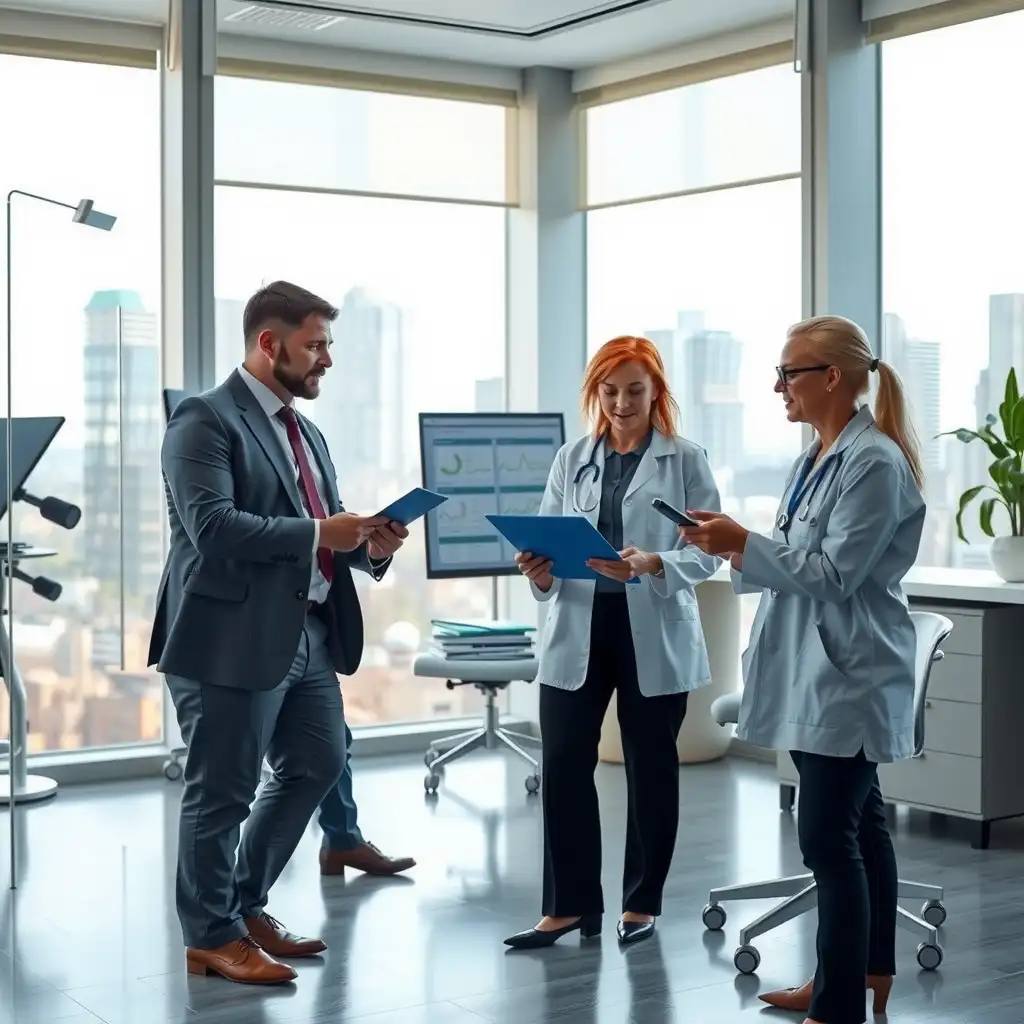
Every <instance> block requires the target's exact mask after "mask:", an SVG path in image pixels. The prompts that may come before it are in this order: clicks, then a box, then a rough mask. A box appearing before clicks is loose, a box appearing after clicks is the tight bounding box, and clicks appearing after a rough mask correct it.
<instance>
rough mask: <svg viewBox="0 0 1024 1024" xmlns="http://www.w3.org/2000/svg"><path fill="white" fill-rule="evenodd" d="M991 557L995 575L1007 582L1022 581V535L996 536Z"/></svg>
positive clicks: (1023, 551)
mask: <svg viewBox="0 0 1024 1024" xmlns="http://www.w3.org/2000/svg"><path fill="white" fill-rule="evenodd" d="M991 558H992V568H993V569H995V571H996V575H997V576H999V577H1000V578H1001V579H1004V580H1006V582H1007V583H1024V537H996V539H995V540H994V541H992V548H991Z"/></svg>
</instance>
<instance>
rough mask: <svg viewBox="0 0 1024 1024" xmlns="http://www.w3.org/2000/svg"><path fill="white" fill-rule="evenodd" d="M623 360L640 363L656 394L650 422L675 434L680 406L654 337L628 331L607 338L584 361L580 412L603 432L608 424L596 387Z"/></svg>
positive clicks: (672, 435) (659, 428)
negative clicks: (585, 363) (651, 339)
mask: <svg viewBox="0 0 1024 1024" xmlns="http://www.w3.org/2000/svg"><path fill="white" fill-rule="evenodd" d="M624 363H639V364H640V365H641V366H642V367H643V368H644V370H645V371H646V373H647V374H648V375H649V376H650V378H651V381H652V382H653V383H654V390H655V393H656V395H657V397H656V398H655V399H654V404H653V405H652V406H651V424H652V425H653V427H654V429H655V430H657V431H658V432H659V433H661V434H665V435H667V436H668V437H675V436H676V434H677V433H678V429H677V422H678V419H679V406H678V405H677V404H676V400H675V399H674V398H673V397H672V389H671V388H670V387H669V386H668V380H667V379H666V378H665V363H664V362H663V360H662V358H661V353H660V352H659V351H658V347H657V346H656V345H655V344H654V342H653V341H649V340H648V339H647V338H638V337H634V336H633V335H631V334H623V335H621V336H620V337H618V338H612V340H611V341H606V342H605V343H604V344H603V345H602V346H601V347H600V348H599V349H598V350H597V351H596V352H595V353H594V355H593V358H592V359H591V360H590V362H589V363H588V364H587V372H586V373H585V374H584V375H583V387H582V388H581V389H580V393H581V394H582V396H583V415H584V416H585V417H586V418H587V419H589V420H590V421H591V423H593V425H594V433H595V434H598V435H600V434H604V433H606V432H607V431H608V429H609V427H610V426H611V424H610V423H609V422H608V417H607V416H605V414H604V412H603V410H602V409H601V399H600V396H599V395H598V388H599V387H600V386H601V382H602V381H604V380H605V379H606V378H607V377H608V375H609V374H612V373H614V372H615V371H616V370H617V369H618V368H619V367H620V366H622V365H623V364H624Z"/></svg>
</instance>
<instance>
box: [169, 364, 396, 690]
mask: <svg viewBox="0 0 1024 1024" xmlns="http://www.w3.org/2000/svg"><path fill="white" fill-rule="evenodd" d="M299 424H300V427H301V429H302V432H303V434H304V436H305V438H306V440H307V442H308V443H309V446H310V448H311V449H312V451H313V453H314V455H315V456H316V459H317V462H318V463H319V465H320V471H321V473H322V475H323V480H324V488H325V490H326V492H327V494H326V497H327V512H328V514H330V515H333V514H334V513H336V512H341V511H343V508H344V507H343V505H342V503H341V498H340V496H339V495H338V489H337V483H336V481H337V474H336V472H335V469H334V465H333V463H332V462H331V457H330V455H329V454H328V452H327V444H326V442H325V441H324V438H323V435H322V434H321V433H320V431H319V430H317V428H316V427H315V426H314V424H313V423H311V422H310V421H309V420H308V419H306V418H305V417H303V416H301V415H300V416H299ZM161 460H162V464H163V477H164V488H165V490H166V492H167V509H168V514H169V516H170V524H171V537H170V549H169V551H168V556H167V563H166V565H165V566H164V572H163V576H162V578H161V580H160V591H159V594H158V596H157V610H156V619H155V622H154V624H153V635H152V639H151V641H150V647H149V664H150V665H154V664H155V665H156V666H157V669H158V670H159V671H160V672H164V673H170V674H172V675H179V676H185V677H186V678H188V679H194V680H196V681H197V682H200V683H207V684H216V685H220V686H233V687H238V688H240V689H244V690H269V689H272V688H273V687H275V686H277V684H278V683H280V682H281V680H282V679H284V677H285V675H286V674H287V672H288V669H289V668H290V666H291V664H292V661H293V659H294V658H295V653H296V651H297V649H298V645H299V638H300V636H301V634H302V628H303V624H304V622H305V618H306V610H307V605H308V601H309V597H308V590H309V581H310V574H311V570H312V560H313V535H314V527H313V521H312V520H311V519H308V518H307V517H306V516H305V515H304V512H303V505H302V499H301V497H300V495H299V489H298V485H297V484H296V482H295V476H296V474H295V469H294V466H293V465H292V464H291V463H290V460H289V459H288V455H287V453H286V451H285V450H284V447H283V446H282V445H281V442H280V440H279V439H278V437H277V436H276V435H275V433H274V430H273V426H272V425H271V423H270V421H269V420H268V418H267V414H266V412H264V410H263V409H262V408H261V407H260V405H259V403H258V402H257V401H256V398H255V396H254V395H253V393H252V392H251V391H250V390H249V388H248V386H247V385H246V383H245V381H244V380H242V378H241V376H240V375H239V374H238V372H237V371H236V372H234V373H232V374H231V376H230V377H228V379H227V380H226V381H225V382H224V383H223V384H220V385H218V386H217V387H215V388H213V389H212V390H210V391H207V392H205V393H204V394H202V395H197V396H195V397H191V398H186V399H184V400H183V401H182V402H181V403H180V404H179V405H178V407H177V408H176V409H175V410H174V413H173V414H172V415H171V418H170V420H169V422H168V424H167V432H166V433H165V435H164V441H163V448H162V451H161ZM388 564H390V563H389V562H384V563H381V564H378V565H372V564H371V562H370V559H369V557H368V555H367V552H366V548H365V547H363V548H359V549H358V550H356V551H353V552H351V553H349V554H340V553H339V554H335V557H334V580H333V582H332V585H331V591H330V595H329V597H328V599H327V601H326V602H325V603H324V604H323V605H322V606H318V608H317V609H316V611H315V614H317V615H319V616H320V617H321V618H322V619H323V621H324V623H325V624H326V626H327V629H328V644H329V650H330V653H331V658H332V660H333V662H334V667H335V668H336V669H337V671H338V672H341V673H343V674H346V675H351V674H352V673H353V672H355V670H356V669H357V668H358V667H359V661H360V659H361V657H362V651H363V620H362V615H361V613H360V610H359V599H358V596H357V594H356V589H355V585H354V583H353V581H352V573H351V569H352V568H357V569H362V570H364V571H365V572H369V573H371V574H372V575H373V576H374V577H375V578H376V579H380V577H381V576H382V575H383V574H384V572H385V571H386V570H387V566H388Z"/></svg>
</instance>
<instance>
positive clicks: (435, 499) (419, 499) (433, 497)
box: [377, 487, 448, 526]
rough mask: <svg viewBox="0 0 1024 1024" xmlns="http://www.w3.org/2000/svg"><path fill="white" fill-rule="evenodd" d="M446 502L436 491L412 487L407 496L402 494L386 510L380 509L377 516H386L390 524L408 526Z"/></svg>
mask: <svg viewBox="0 0 1024 1024" xmlns="http://www.w3.org/2000/svg"><path fill="white" fill-rule="evenodd" d="M447 500H448V499H447V498H446V497H445V496H444V495H443V494H438V493H437V492H436V491H428V490H427V489H426V488H424V487H414V488H413V489H412V490H411V491H409V493H408V494H403V495H402V497H400V498H399V499H398V500H397V501H393V502H391V504H390V505H388V507H387V508H385V509H381V511H380V512H378V513H377V515H379V516H387V517H388V519H389V520H391V521H392V522H395V523H401V524H402V525H403V526H408V525H409V524H410V523H414V522H416V520H417V519H421V518H422V517H423V516H425V515H426V514H427V513H428V512H429V511H430V510H431V509H433V508H437V506H438V505H440V504H442V503H443V502H445V501H447Z"/></svg>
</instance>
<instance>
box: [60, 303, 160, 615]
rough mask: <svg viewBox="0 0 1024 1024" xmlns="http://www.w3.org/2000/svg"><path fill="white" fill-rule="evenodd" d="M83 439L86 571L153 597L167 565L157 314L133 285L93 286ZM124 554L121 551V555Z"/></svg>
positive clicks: (143, 598)
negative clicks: (101, 288) (100, 288)
mask: <svg viewBox="0 0 1024 1024" xmlns="http://www.w3.org/2000/svg"><path fill="white" fill-rule="evenodd" d="M85 317H86V343H85V354H84V375H85V446H84V451H83V457H84V467H83V506H82V518H83V520H84V522H83V524H82V526H81V527H80V529H81V531H82V535H83V537H84V542H85V561H86V572H87V574H88V575H90V576H92V577H94V578H95V579H96V580H98V581H99V583H100V584H101V593H102V592H103V590H104V589H105V588H104V585H107V587H112V588H118V589H119V588H120V587H121V586H122V584H123V594H122V598H123V600H124V601H125V602H126V603H130V602H148V601H151V600H152V598H153V595H154V594H155V593H156V588H157V585H158V583H159V581H160V573H161V570H162V568H163V532H162V530H163V521H164V516H165V512H164V497H163V487H162V484H161V474H160V437H161V433H162V424H161V420H162V416H163V412H162V405H161V399H160V343H159V336H158V327H157V318H156V315H155V314H153V313H149V312H147V311H146V309H145V307H144V306H143V304H142V300H141V299H140V298H139V296H138V295H137V294H136V293H135V292H131V291H123V290H117V289H115V290H111V291H100V292H95V293H94V294H93V296H92V298H91V299H90V300H89V304H88V305H87V306H86V309H85ZM122 554H123V557H122Z"/></svg>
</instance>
